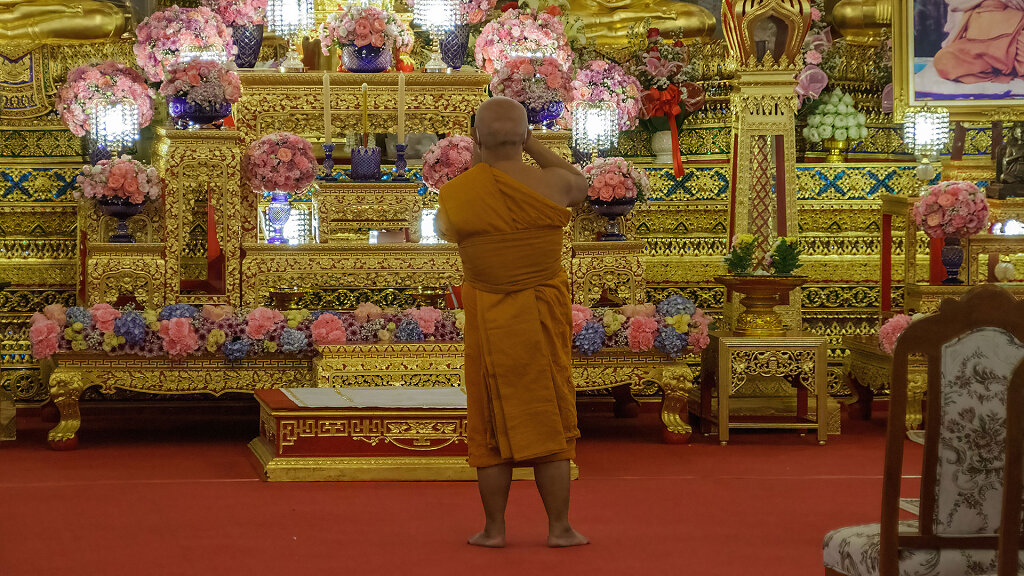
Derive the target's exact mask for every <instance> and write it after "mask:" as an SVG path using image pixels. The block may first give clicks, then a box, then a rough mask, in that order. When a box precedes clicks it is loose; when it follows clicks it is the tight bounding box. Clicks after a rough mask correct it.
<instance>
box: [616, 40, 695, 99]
mask: <svg viewBox="0 0 1024 576" xmlns="http://www.w3.org/2000/svg"><path fill="white" fill-rule="evenodd" d="M627 67H628V69H629V73H630V74H632V75H633V76H634V77H636V79H637V82H638V83H639V84H640V86H641V87H642V88H643V89H645V90H648V89H651V88H657V89H658V90H666V89H668V87H669V86H671V85H675V86H680V85H682V84H683V83H684V82H691V81H694V80H697V70H696V69H694V68H693V67H692V66H690V51H689V49H688V48H687V47H686V46H685V45H683V43H682V42H680V41H678V40H677V41H669V40H667V39H665V38H662V37H661V32H660V31H659V30H658V29H657V28H651V29H649V30H648V31H647V47H646V48H645V49H644V50H641V51H639V52H637V54H636V55H635V56H634V57H633V59H632V60H631V61H630V62H629V63H628V64H627Z"/></svg>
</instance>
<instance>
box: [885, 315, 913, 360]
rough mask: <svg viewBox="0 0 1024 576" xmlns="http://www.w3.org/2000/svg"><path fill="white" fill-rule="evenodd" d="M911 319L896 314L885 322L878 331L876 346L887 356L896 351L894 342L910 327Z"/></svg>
mask: <svg viewBox="0 0 1024 576" xmlns="http://www.w3.org/2000/svg"><path fill="white" fill-rule="evenodd" d="M910 322H911V318H910V316H908V315H906V314H897V315H895V316H893V317H892V318H889V319H888V320H886V321H885V324H882V327H881V328H879V329H878V345H879V347H880V348H881V349H882V351H884V352H885V353H887V354H892V351H893V350H895V349H896V341H897V340H898V339H899V337H900V334H903V331H904V330H906V329H907V327H908V326H910Z"/></svg>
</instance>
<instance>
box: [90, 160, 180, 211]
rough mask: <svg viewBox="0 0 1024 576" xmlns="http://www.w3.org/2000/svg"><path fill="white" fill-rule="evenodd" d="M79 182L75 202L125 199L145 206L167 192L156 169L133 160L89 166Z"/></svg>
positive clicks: (112, 161)
mask: <svg viewBox="0 0 1024 576" xmlns="http://www.w3.org/2000/svg"><path fill="white" fill-rule="evenodd" d="M75 182H76V183H77V184H78V185H79V186H80V187H81V192H79V191H78V189H76V190H75V192H74V194H75V198H76V199H81V198H82V197H83V196H84V197H85V198H96V199H111V200H113V199H119V198H120V199H124V200H127V201H128V202H131V203H132V204H141V203H142V202H145V201H146V199H149V200H156V199H157V198H159V197H160V193H161V192H162V191H163V180H161V179H160V175H159V174H158V173H157V171H156V168H153V167H152V166H146V165H145V164H143V163H142V162H139V161H138V160H132V159H131V157H129V156H121V157H120V158H112V159H110V160H100V161H99V162H97V163H96V165H95V166H90V165H88V164H87V165H85V166H83V167H82V174H81V175H79V176H78V178H77V179H76V180H75Z"/></svg>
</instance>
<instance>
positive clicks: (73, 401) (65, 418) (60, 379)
mask: <svg viewBox="0 0 1024 576" xmlns="http://www.w3.org/2000/svg"><path fill="white" fill-rule="evenodd" d="M83 390H85V383H84V378H83V375H82V373H81V372H76V371H72V370H63V369H61V368H58V369H57V370H55V371H54V373H53V375H52V376H50V399H51V400H53V403H54V404H55V405H56V406H57V409H58V410H60V422H59V423H57V426H55V427H54V428H53V429H52V430H50V434H49V442H50V448H53V449H54V450H74V449H75V448H77V447H78V437H77V436H76V433H77V432H78V427H79V426H80V425H81V423H82V416H81V414H80V413H79V411H78V399H79V397H81V395H82V391H83Z"/></svg>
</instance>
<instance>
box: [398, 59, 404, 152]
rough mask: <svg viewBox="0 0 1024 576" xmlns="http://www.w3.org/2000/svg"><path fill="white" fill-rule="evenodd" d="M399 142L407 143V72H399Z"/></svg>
mask: <svg viewBox="0 0 1024 576" xmlns="http://www.w3.org/2000/svg"><path fill="white" fill-rule="evenodd" d="M398 143H399V144H405V72H399V73H398Z"/></svg>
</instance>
